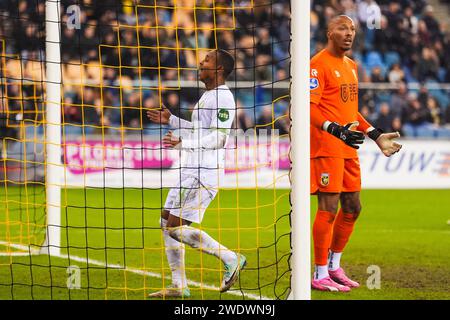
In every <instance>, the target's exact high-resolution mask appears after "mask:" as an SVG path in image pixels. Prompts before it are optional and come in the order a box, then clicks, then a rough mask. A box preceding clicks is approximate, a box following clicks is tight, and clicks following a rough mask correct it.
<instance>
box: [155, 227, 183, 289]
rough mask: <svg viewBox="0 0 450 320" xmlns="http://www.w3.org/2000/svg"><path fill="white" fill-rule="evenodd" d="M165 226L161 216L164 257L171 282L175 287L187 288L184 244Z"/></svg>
mask: <svg viewBox="0 0 450 320" xmlns="http://www.w3.org/2000/svg"><path fill="white" fill-rule="evenodd" d="M166 226H167V220H165V219H163V218H161V229H162V232H163V237H164V247H165V249H166V257H167V261H168V262H169V266H170V270H171V271H172V284H173V285H174V286H176V287H181V288H187V280H186V270H185V268H184V244H183V243H181V242H178V241H177V240H175V239H174V238H172V237H171V236H170V234H169V230H167V229H166Z"/></svg>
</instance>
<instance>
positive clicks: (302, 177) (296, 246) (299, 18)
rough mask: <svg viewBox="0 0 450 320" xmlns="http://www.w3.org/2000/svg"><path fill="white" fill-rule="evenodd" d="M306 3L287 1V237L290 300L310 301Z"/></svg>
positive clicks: (307, 29) (308, 57)
mask: <svg viewBox="0 0 450 320" xmlns="http://www.w3.org/2000/svg"><path fill="white" fill-rule="evenodd" d="M310 8H311V1H309V0H291V92H290V95H291V121H292V122H291V132H290V137H291V153H290V155H291V163H292V168H291V173H290V178H291V197H290V199H291V205H292V213H291V228H292V229H291V235H292V244H291V246H292V260H291V265H292V277H291V295H290V297H289V298H290V299H294V300H310V299H311V254H310V250H311V249H310V248H311V245H310V242H311V240H310V234H311V231H310V211H311V209H310V185H309V183H310V173H309V172H310V162H309V153H310V150H309V146H310V141H309V135H310V134H309V126H310V120H309V119H310V118H309V101H310V97H309V60H310V50H309V47H310V45H309V32H310V31H309V29H310Z"/></svg>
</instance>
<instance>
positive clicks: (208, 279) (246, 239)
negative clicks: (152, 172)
mask: <svg viewBox="0 0 450 320" xmlns="http://www.w3.org/2000/svg"><path fill="white" fill-rule="evenodd" d="M166 194H167V190H140V189H65V190H63V191H62V202H63V205H64V209H63V210H62V226H63V228H62V233H61V239H62V246H63V250H62V254H63V255H66V257H65V258H64V257H62V258H57V257H51V258H50V257H49V256H47V255H22V256H18V255H5V252H6V251H15V252H20V251H21V250H19V249H14V248H7V247H5V246H4V245H0V252H1V254H0V299H2V300H3V299H145V297H146V295H147V294H148V293H150V292H152V291H153V290H157V289H158V288H161V287H162V286H163V285H164V286H166V285H168V284H169V283H170V282H169V280H168V276H169V275H170V269H169V267H168V265H167V261H166V258H165V255H164V249H163V247H162V237H161V232H160V230H159V212H160V207H161V205H162V204H163V203H164V200H165V195H166ZM6 195H7V197H6ZM0 199H1V200H0V201H1V202H2V203H3V204H2V206H3V207H4V208H5V210H3V209H2V210H0V241H4V240H5V239H7V238H9V239H11V240H14V241H12V242H15V243H22V244H28V243H41V241H42V240H43V228H42V227H40V226H39V225H40V224H42V223H43V221H44V219H45V217H44V214H43V208H42V206H41V205H40V204H41V203H42V202H43V199H44V189H43V188H41V187H28V188H27V189H25V188H17V187H7V188H3V189H1V190H0ZM362 203H363V212H362V214H361V216H360V219H359V220H358V222H357V225H356V227H355V231H354V234H353V236H352V239H351V241H350V243H349V244H348V246H347V248H346V251H345V253H344V255H343V262H342V264H343V266H344V267H345V268H346V270H347V273H348V274H349V275H351V276H352V277H354V278H355V279H356V280H358V281H359V282H360V283H361V288H358V289H355V290H353V291H352V292H350V293H348V294H339V293H338V294H336V293H324V292H313V293H312V298H313V299H449V298H450V293H449V291H448V287H449V286H450V285H449V282H450V280H449V277H448V274H450V267H449V264H448V261H450V250H449V249H450V237H449V235H450V226H448V225H447V220H448V219H449V218H450V216H449V214H450V212H449V211H448V210H449V208H450V197H449V196H448V190H364V191H363V192H362ZM36 204H37V205H36ZM6 208H8V210H6ZM289 210H290V206H289V190H275V191H274V190H262V189H259V190H251V189H249V190H246V189H243V190H221V191H220V192H219V195H218V197H217V198H216V199H215V201H214V202H213V204H212V205H211V207H210V208H209V209H208V211H207V212H206V214H205V219H204V222H203V224H202V226H201V227H202V228H203V229H204V230H205V231H207V232H208V233H209V234H210V235H211V236H213V237H214V238H216V239H218V240H219V241H220V242H222V243H223V244H224V245H226V246H227V247H229V248H231V249H233V250H238V248H239V250H240V251H241V253H243V254H244V255H246V256H247V258H248V265H247V267H246V269H245V270H244V271H243V272H242V273H241V278H240V281H239V283H237V284H236V285H235V286H234V287H233V290H232V292H231V293H232V294H228V293H226V294H220V293H218V292H217V291H216V290H214V289H213V287H218V286H220V279H221V273H222V272H223V269H222V266H221V263H220V262H219V261H218V260H217V259H216V258H214V257H210V256H208V255H206V254H201V253H200V252H198V251H196V250H194V249H190V248H187V249H186V267H187V275H188V278H189V280H191V281H193V282H194V283H192V284H191V285H190V288H191V294H192V298H193V299H243V298H245V299H253V298H258V297H267V298H275V297H280V298H283V297H284V293H285V291H286V288H287V287H288V286H289V278H290V272H289V265H288V255H289V250H290V249H289V242H290V238H289ZM315 210H316V200H315V199H314V198H313V199H312V212H315ZM313 218H314V217H312V219H311V221H313ZM6 221H9V223H8V224H7V223H5V222H6ZM24 221H30V222H32V223H31V224H26V223H23V222H24ZM21 222H22V223H21ZM36 225H37V226H36ZM0 243H1V242H0ZM67 255H68V256H69V259H67ZM88 260H89V263H88ZM105 264H107V265H108V266H109V268H105ZM69 265H71V266H77V267H79V268H80V274H81V288H80V289H71V290H69V289H67V279H68V276H69V274H68V273H67V267H68V266H69ZM371 265H376V266H378V267H379V268H380V270H381V275H380V279H381V288H380V289H372V290H370V289H368V288H367V286H366V281H367V279H368V278H369V276H370V274H369V273H367V268H368V267H369V266H371ZM124 266H126V267H127V269H124V268H123V267H124ZM12 284H14V285H13V286H12Z"/></svg>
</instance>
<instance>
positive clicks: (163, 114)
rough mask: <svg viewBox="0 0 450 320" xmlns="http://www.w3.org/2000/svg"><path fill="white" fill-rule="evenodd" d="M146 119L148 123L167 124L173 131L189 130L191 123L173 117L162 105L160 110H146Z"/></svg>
mask: <svg viewBox="0 0 450 320" xmlns="http://www.w3.org/2000/svg"><path fill="white" fill-rule="evenodd" d="M147 117H148V118H149V119H150V121H152V122H154V123H159V124H166V125H167V124H168V125H170V126H171V127H172V128H175V129H191V128H192V122H189V121H187V120H184V119H181V118H179V117H177V116H175V115H173V114H172V113H171V112H170V110H169V109H168V108H167V107H166V106H165V105H162V108H161V109H150V110H147Z"/></svg>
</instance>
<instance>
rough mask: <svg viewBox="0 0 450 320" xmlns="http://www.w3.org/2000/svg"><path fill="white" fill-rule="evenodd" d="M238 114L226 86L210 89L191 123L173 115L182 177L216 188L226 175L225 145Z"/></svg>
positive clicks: (171, 119) (204, 95)
mask: <svg viewBox="0 0 450 320" xmlns="http://www.w3.org/2000/svg"><path fill="white" fill-rule="evenodd" d="M235 114H236V102H235V100H234V96H233V93H232V92H231V91H230V89H229V88H228V87H227V86H226V85H221V86H218V87H217V88H215V89H212V90H207V91H206V92H205V93H203V95H202V96H201V97H200V100H199V101H198V102H197V104H196V105H195V107H194V109H193V111H192V117H191V121H190V122H189V121H186V120H183V119H180V118H178V117H176V116H174V115H172V116H171V117H170V119H169V124H170V126H171V127H172V128H175V129H179V130H178V131H176V132H174V134H175V135H178V136H179V137H180V138H181V146H180V149H181V159H182V160H181V175H182V176H185V175H186V176H191V177H196V178H198V179H199V180H200V182H201V183H202V184H204V185H206V186H211V187H215V186H218V185H219V182H220V181H223V175H224V173H225V145H226V143H227V141H228V137H229V136H230V132H231V126H232V124H233V120H234V117H235Z"/></svg>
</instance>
